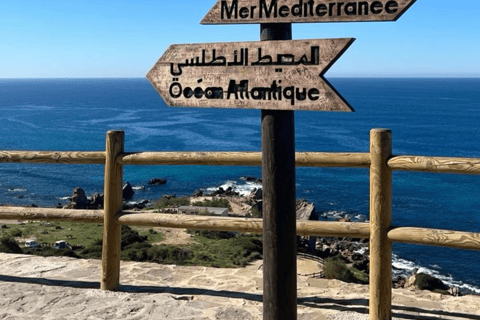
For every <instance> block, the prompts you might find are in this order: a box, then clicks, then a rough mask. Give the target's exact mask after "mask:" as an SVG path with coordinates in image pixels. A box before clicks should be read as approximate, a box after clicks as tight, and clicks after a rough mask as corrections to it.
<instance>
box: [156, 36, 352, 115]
mask: <svg viewBox="0 0 480 320" xmlns="http://www.w3.org/2000/svg"><path fill="white" fill-rule="evenodd" d="M354 40H355V39H352V38H347V39H318V40H293V41H291V40H289V41H257V42H226V43H201V44H183V45H171V46H170V47H169V48H168V49H167V51H166V52H165V53H164V54H163V56H162V57H161V58H160V59H159V60H158V62H157V63H156V64H155V65H154V66H153V67H152V69H151V70H150V71H149V72H148V74H147V79H148V80H149V81H150V83H151V84H152V85H153V87H154V88H155V89H156V90H157V91H158V93H159V94H160V95H161V96H162V98H163V100H164V101H165V103H167V104H168V105H169V106H178V107H180V106H182V107H203V108H209V107H210V108H212V107H213V108H245V109H274V110H326V111H353V109H352V108H351V107H350V106H349V104H348V103H347V102H346V101H345V100H344V99H343V98H342V97H341V96H340V95H339V94H338V93H337V92H336V91H335V89H333V88H332V87H331V86H330V84H329V83H328V82H327V81H326V80H325V79H324V78H323V74H324V73H325V72H326V71H327V70H328V69H329V68H330V66H331V65H332V64H333V63H334V62H335V61H336V60H337V59H338V58H339V57H340V56H341V55H342V54H343V52H344V51H345V50H346V49H347V48H348V47H349V46H350V45H351V43H352V42H353V41H354Z"/></svg>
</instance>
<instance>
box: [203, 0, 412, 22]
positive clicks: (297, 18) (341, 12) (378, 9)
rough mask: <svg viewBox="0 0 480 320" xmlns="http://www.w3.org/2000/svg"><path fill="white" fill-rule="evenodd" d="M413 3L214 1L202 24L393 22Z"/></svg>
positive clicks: (370, 0) (409, 0) (408, 0)
mask: <svg viewBox="0 0 480 320" xmlns="http://www.w3.org/2000/svg"><path fill="white" fill-rule="evenodd" d="M415 1H416V0H380V1H374V0H367V1H341V0H339V1H335V0H217V3H215V5H214V6H213V7H212V9H210V11H209V12H208V13H207V14H206V15H205V17H204V18H203V20H202V21H201V23H202V24H231V23H295V22H351V21H395V20H397V19H398V18H400V16H401V15H402V14H403V13H404V12H405V11H407V10H408V8H410V6H411V5H412V4H414V3H415Z"/></svg>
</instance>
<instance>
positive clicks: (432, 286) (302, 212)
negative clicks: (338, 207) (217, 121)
mask: <svg viewBox="0 0 480 320" xmlns="http://www.w3.org/2000/svg"><path fill="white" fill-rule="evenodd" d="M241 180H243V181H244V182H245V183H246V184H249V185H250V186H251V188H250V189H247V190H246V191H245V190H239V189H237V188H236V187H235V185H233V186H228V187H226V188H223V187H219V188H210V189H206V190H197V191H195V192H194V193H193V194H192V195H191V196H189V197H188V198H189V200H190V202H192V203H195V202H198V201H204V200H205V199H207V200H210V201H211V200H212V199H225V200H226V201H227V202H228V206H227V207H228V208H225V209H228V210H227V211H220V212H223V213H222V214H225V212H227V213H226V214H227V215H229V216H244V217H261V215H262V212H261V211H262V189H261V180H260V179H257V178H254V177H242V178H241ZM166 183H167V180H166V179H164V178H152V179H150V181H149V182H148V184H149V185H154V186H155V185H163V184H166ZM137 188H139V187H137ZM134 194H135V191H134V189H133V187H132V186H131V185H130V183H128V182H126V183H125V185H124V187H123V198H124V210H145V209H153V207H154V206H155V203H154V201H151V200H147V199H145V200H140V201H135V202H132V201H130V200H131V199H132V197H133V196H134ZM174 198H176V195H175V194H171V195H164V199H167V200H169V199H174ZM63 207H64V208H69V209H101V208H103V195H102V194H98V193H95V194H93V195H91V196H90V197H87V195H86V193H85V191H84V190H83V189H82V188H79V187H78V188H75V189H74V190H73V193H72V196H71V197H70V203H69V204H68V205H66V206H63ZM179 207H180V206H175V205H174V206H169V207H166V208H161V209H160V210H158V209H157V210H156V211H155V212H163V213H171V214H182V213H185V209H183V211H181V210H179ZM296 209H297V210H296V211H297V212H296V214H297V220H318V219H319V217H324V218H325V214H323V213H318V212H316V210H315V206H314V204H313V203H309V202H308V201H306V200H298V201H297V208H296ZM192 210H193V211H192V212H194V211H195V210H194V209H192ZM202 210H204V209H202ZM207 211H208V210H207ZM210 213H211V214H215V212H214V211H213V210H211V211H210ZM335 220H337V221H351V220H350V218H349V217H337V218H336V219H335ZM297 243H298V251H299V252H303V253H308V254H309V255H313V256H316V257H318V258H319V259H322V260H325V259H328V258H333V257H337V258H339V259H340V260H341V261H342V262H343V263H344V264H345V265H346V267H347V268H354V269H355V270H358V271H360V272H363V273H364V274H366V275H368V273H369V241H368V239H351V238H341V239H338V238H317V237H298V241H297ZM172 244H174V243H172ZM419 278H420V280H419ZM392 281H393V285H394V287H395V288H402V287H405V288H408V287H412V286H413V287H415V286H417V288H418V287H419V285H420V287H421V288H426V289H429V290H432V291H435V290H436V291H438V292H442V293H444V294H451V295H459V294H460V293H461V292H460V290H459V289H458V288H457V287H448V286H447V285H445V284H444V283H443V282H442V281H441V280H439V279H436V278H434V277H432V276H429V275H425V274H423V273H418V274H417V270H414V271H413V272H412V273H411V274H410V275H409V276H396V277H394V278H393V279H392ZM420 283H421V284H420Z"/></svg>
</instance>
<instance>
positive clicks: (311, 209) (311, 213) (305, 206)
mask: <svg viewBox="0 0 480 320" xmlns="http://www.w3.org/2000/svg"><path fill="white" fill-rule="evenodd" d="M296 211H297V220H300V221H307V220H315V206H314V205H313V203H309V202H307V201H305V200H297V205H296Z"/></svg>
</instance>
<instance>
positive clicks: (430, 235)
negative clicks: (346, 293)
mask: <svg viewBox="0 0 480 320" xmlns="http://www.w3.org/2000/svg"><path fill="white" fill-rule="evenodd" d="M123 146H124V133H123V132H122V131H109V132H108V133H107V138H106V150H105V152H67V151H62V152H48V151H0V163H3V162H17V163H18V162H21V163H62V164H104V165H105V181H104V186H105V187H104V188H105V189H104V197H105V198H104V199H105V200H104V201H105V202H104V210H65V209H50V208H20V207H0V219H11V220H26V219H28V220H51V221H55V220H57V221H58V220H60V221H75V222H92V223H103V225H104V232H103V250H102V269H101V280H100V283H101V289H102V290H115V289H117V287H118V285H119V280H120V229H121V228H120V227H121V225H137V226H150V227H168V228H190V229H204V230H217V231H238V232H255V233H261V232H262V231H263V227H262V220H261V219H249V218H225V217H205V216H187V215H169V214H157V213H138V212H133V211H122V180H123V166H125V165H247V166H260V165H261V153H260V152H137V153H126V152H124V150H123ZM296 166H299V167H354V168H369V169H370V222H369V223H351V222H326V221H307V222H303V221H297V234H298V235H305V236H306V235H312V236H324V237H353V238H370V308H369V312H370V319H372V320H380V319H381V320H383V319H390V318H391V294H392V279H391V270H392V266H391V263H392V258H391V250H392V249H391V244H392V242H403V243H414V244H423V245H435V246H444V247H453V248H460V249H473V250H480V233H471V232H460V231H451V230H440V229H428V228H415V227H394V226H392V221H391V208H392V193H391V186H392V170H407V171H427V172H439V173H457V174H480V159H474V158H445V157H420V156H395V155H392V153H391V132H390V131H389V130H385V129H373V130H372V131H371V134H370V152H369V153H322V152H298V153H296Z"/></svg>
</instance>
